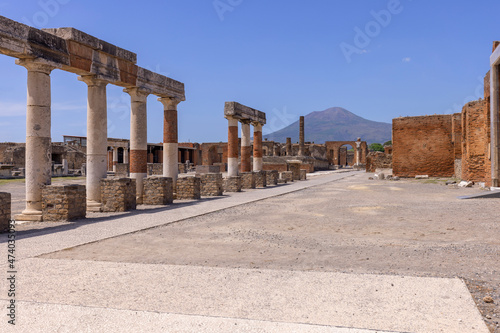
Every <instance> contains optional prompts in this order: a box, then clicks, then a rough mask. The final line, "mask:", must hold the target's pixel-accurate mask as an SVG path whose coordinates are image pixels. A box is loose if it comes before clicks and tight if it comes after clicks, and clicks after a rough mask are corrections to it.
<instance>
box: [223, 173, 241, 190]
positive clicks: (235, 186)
mask: <svg viewBox="0 0 500 333" xmlns="http://www.w3.org/2000/svg"><path fill="white" fill-rule="evenodd" d="M224 191H225V192H241V177H240V176H235V177H227V178H226V179H225V180H224Z"/></svg>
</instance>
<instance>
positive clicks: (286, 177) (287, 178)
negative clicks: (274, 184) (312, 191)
mask: <svg viewBox="0 0 500 333" xmlns="http://www.w3.org/2000/svg"><path fill="white" fill-rule="evenodd" d="M280 180H282V181H280V183H281V182H283V183H287V182H293V172H292V171H283V172H280Z"/></svg>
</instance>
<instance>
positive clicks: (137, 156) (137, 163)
mask: <svg viewBox="0 0 500 333" xmlns="http://www.w3.org/2000/svg"><path fill="white" fill-rule="evenodd" d="M124 91H125V92H126V93H128V94H129V95H130V98H131V100H130V106H131V110H130V178H134V179H135V181H136V191H137V193H136V202H137V203H138V204H142V202H143V195H144V178H146V177H147V176H148V111H147V100H148V95H149V93H148V92H146V91H144V90H142V89H139V88H131V89H125V90H124ZM125 151H126V150H125Z"/></svg>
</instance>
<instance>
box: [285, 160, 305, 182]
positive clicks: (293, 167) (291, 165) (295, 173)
mask: <svg viewBox="0 0 500 333" xmlns="http://www.w3.org/2000/svg"><path fill="white" fill-rule="evenodd" d="M301 164H302V162H301V161H287V165H288V171H291V172H292V177H293V180H300V166H301Z"/></svg>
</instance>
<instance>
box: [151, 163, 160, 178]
mask: <svg viewBox="0 0 500 333" xmlns="http://www.w3.org/2000/svg"><path fill="white" fill-rule="evenodd" d="M161 175H163V164H162V163H148V176H161Z"/></svg>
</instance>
